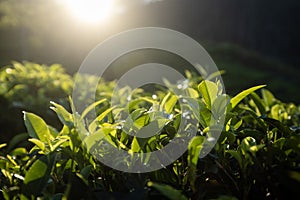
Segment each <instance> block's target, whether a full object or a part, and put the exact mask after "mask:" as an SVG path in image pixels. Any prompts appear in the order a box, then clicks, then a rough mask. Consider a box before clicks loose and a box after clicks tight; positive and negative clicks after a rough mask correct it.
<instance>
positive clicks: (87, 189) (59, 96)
mask: <svg viewBox="0 0 300 200" xmlns="http://www.w3.org/2000/svg"><path fill="white" fill-rule="evenodd" d="M76 77H77V81H78V82H79V83H80V84H79V85H80V87H82V90H80V91H82V92H81V93H80V95H79V96H78V99H76V100H75V99H72V98H68V96H71V92H72V89H73V88H72V87H73V84H74V77H71V76H70V75H67V74H65V73H64V71H63V68H61V67H60V66H59V65H52V66H50V67H47V66H41V65H38V64H34V63H28V62H27V63H24V64H21V63H13V66H11V67H6V68H4V69H2V71H1V72H0V82H1V88H0V95H1V123H2V124H1V127H3V129H1V134H2V135H1V137H3V136H4V135H6V137H3V141H5V143H3V144H0V168H1V172H0V188H1V191H2V196H3V198H4V199H36V198H38V197H42V198H43V199H150V198H159V199H285V198H287V197H290V196H295V195H297V194H298V193H299V192H298V191H297V190H298V189H299V186H300V172H299V170H300V145H299V144H300V107H299V106H296V105H294V104H292V103H288V104H287V103H282V102H281V101H279V100H277V99H276V98H275V97H274V96H273V94H272V93H271V92H270V91H268V90H267V89H265V88H264V87H265V86H256V87H252V88H250V89H247V90H245V91H242V92H241V93H239V94H237V95H235V96H234V97H229V96H228V95H226V94H224V91H223V88H222V87H221V86H220V82H218V81H217V79H216V78H215V77H212V78H211V79H210V80H203V79H202V78H201V77H198V76H195V75H193V74H191V73H189V72H187V73H186V77H187V80H188V82H187V83H185V84H186V85H185V87H178V86H179V85H172V84H169V85H168V89H164V88H161V87H159V86H157V88H156V90H155V93H150V92H147V91H146V90H143V89H142V88H141V89H137V90H132V89H131V88H129V87H125V88H121V89H120V90H118V91H117V96H118V97H120V98H119V99H118V103H116V104H115V105H112V103H111V97H112V95H113V90H114V87H115V85H116V84H115V82H104V81H102V82H101V84H100V86H99V87H98V88H97V92H96V99H97V101H96V102H94V101H93V100H92V99H89V98H88V97H90V93H92V92H93V91H89V90H87V88H89V87H88V86H89V85H90V84H92V83H95V81H97V79H96V77H93V76H89V75H86V76H82V75H76ZM178 84H182V83H178ZM178 90H180V92H181V93H184V94H185V96H184V99H183V100H184V101H183V100H182V99H181V97H179V96H178V95H176V93H177V92H178ZM176 91H177V92H176ZM129 94H131V96H130V97H131V98H128V95H129ZM75 101H76V103H75ZM50 102H51V103H50ZM181 102H185V104H181ZM78 106H79V107H85V108H86V109H85V110H80V111H79V110H77V108H78ZM184 109H187V110H188V111H191V112H184ZM22 111H24V112H23V113H22ZM93 112H95V113H96V115H95V116H94V115H92V113H93ZM124 115H129V116H130V120H129V121H126V120H123V119H124ZM18 116H22V117H23V119H24V121H23V120H22V119H20V118H18ZM195 121H196V122H197V123H193V122H195ZM152 122H157V124H156V125H157V126H158V128H159V130H160V132H159V134H157V135H154V136H149V137H144V138H141V137H138V136H136V135H129V134H127V133H128V132H130V133H131V132H134V133H139V134H141V135H142V134H143V133H146V129H145V127H147V125H149V124H151V123H152ZM183 122H187V123H185V126H184V127H182V126H181V124H182V123H183ZM222 122H224V123H222ZM223 124H224V126H223ZM24 125H25V127H26V131H25V129H24ZM5 127H6V128H5ZM23 130H24V131H25V132H26V133H22V131H23ZM218 131H220V137H217V135H216V133H217V132H218ZM189 132H191V133H192V132H195V133H196V135H195V136H193V137H191V140H190V141H189V142H188V144H187V150H186V151H185V153H184V154H183V155H182V156H180V157H179V158H177V159H176V160H175V161H174V162H172V163H171V164H170V165H167V166H162V169H159V170H155V171H152V172H147V173H125V172H122V171H119V170H115V169H113V168H111V167H108V166H106V165H104V164H103V163H102V162H100V160H101V158H103V157H106V158H109V159H110V160H111V162H112V163H114V166H115V167H118V166H119V165H120V166H122V167H123V168H125V169H127V170H128V171H130V169H132V167H133V166H134V165H135V164H136V163H138V162H142V163H146V166H147V163H148V161H149V160H151V156H152V155H150V156H143V155H148V154H147V153H149V152H154V151H160V150H162V149H164V147H165V146H166V145H168V144H171V143H173V142H174V141H179V140H181V139H182V140H184V139H186V138H187V137H189V135H188V133H189ZM182 133H184V134H182ZM214 139H217V140H215V141H214ZM1 141H2V138H1ZM1 143H2V142H1ZM210 145H213V146H211V148H213V149H212V150H211V151H209V152H206V151H208V150H210V148H209V147H210ZM108 146H110V147H113V149H118V150H124V151H126V152H129V153H128V154H127V155H126V156H124V157H123V159H122V160H120V157H118V156H117V155H116V154H113V153H114V152H113V151H111V149H110V148H107V147H108ZM135 153H140V154H141V155H142V156H140V157H139V159H138V160H136V159H134V156H133V155H135ZM207 153H208V154H207ZM202 155H203V156H202ZM204 155H205V156H204ZM199 157H201V158H199ZM125 171H126V170H125Z"/></svg>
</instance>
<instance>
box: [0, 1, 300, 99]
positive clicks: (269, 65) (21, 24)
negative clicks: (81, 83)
mask: <svg viewBox="0 0 300 200" xmlns="http://www.w3.org/2000/svg"><path fill="white" fill-rule="evenodd" d="M120 2H121V3H122V4H123V5H125V6H126V10H125V11H124V12H123V13H122V14H118V15H115V16H113V19H111V21H110V22H108V23H106V24H100V25H88V24H84V23H82V22H78V21H76V20H74V18H73V17H72V16H71V15H68V14H67V13H66V10H65V8H63V7H61V5H59V4H57V3H55V1H51V0H49V1H39V0H24V1H17V0H10V1H4V0H1V1H0V6H1V7H0V19H1V20H0V55H1V57H0V64H1V66H5V65H7V64H10V62H11V61H12V60H16V61H22V60H29V61H34V62H38V63H45V64H52V63H61V64H62V65H63V66H64V67H65V68H66V69H67V71H68V72H69V73H74V72H76V71H77V69H78V68H79V66H80V64H81V62H82V61H83V59H84V58H85V56H86V55H87V54H88V52H89V51H90V50H92V48H94V47H95V46H96V45H97V44H98V43H100V42H101V41H103V40H104V39H106V38H107V37H109V36H111V35H113V34H116V33H119V32H120V31H124V30H128V29H131V28H136V27H145V26H159V27H165V28H170V29H174V30H177V31H180V32H182V33H184V34H187V35H189V36H191V37H192V38H194V39H196V40H198V41H199V42H200V44H202V45H203V46H204V47H205V48H206V50H207V51H208V52H209V53H210V55H211V57H212V58H213V59H214V60H215V62H216V64H217V65H218V67H219V69H224V70H226V74H225V75H224V77H223V78H224V81H225V86H226V87H227V90H228V92H229V94H231V95H233V94H235V93H236V92H238V91H240V90H241V89H246V87H250V86H253V85H257V84H267V85H268V89H271V90H272V91H273V92H274V93H275V94H276V96H278V97H279V98H280V99H282V100H284V101H288V102H290V101H293V102H298V103H299V102H300V95H299V94H298V85H299V83H300V80H299V72H300V70H299V64H300V63H299V50H298V47H299V35H300V32H299V28H298V27H299V22H300V21H299V19H300V17H299V10H300V2H299V1H298V0H285V1H279V0H272V1H271V0H263V1H262V0H247V1H240V0H165V1H155V2H152V3H147V4H146V3H142V0H123V1H120ZM151 56H153V55H149V56H148V57H151ZM130 59H131V61H128V62H125V63H127V65H128V66H132V65H133V63H135V64H136V62H133V61H132V60H136V59H137V58H135V57H133V58H130ZM144 59H145V60H147V59H148V60H151V58H147V56H145V57H144ZM174 59H175V58H174ZM122 63H123V64H124V62H122ZM125 65H126V64H125ZM122 67H124V68H126V66H122Z"/></svg>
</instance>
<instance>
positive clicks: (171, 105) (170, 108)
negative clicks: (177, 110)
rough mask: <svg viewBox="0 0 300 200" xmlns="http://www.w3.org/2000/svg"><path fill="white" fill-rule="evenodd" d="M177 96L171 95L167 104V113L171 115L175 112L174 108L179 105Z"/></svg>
mask: <svg viewBox="0 0 300 200" xmlns="http://www.w3.org/2000/svg"><path fill="white" fill-rule="evenodd" d="M177 100H178V98H177V96H176V95H171V97H170V98H169V100H168V101H167V102H166V103H165V111H166V113H171V112H172V111H173V108H174V106H175V105H176V103H177Z"/></svg>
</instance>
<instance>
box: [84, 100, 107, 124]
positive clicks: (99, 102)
mask: <svg viewBox="0 0 300 200" xmlns="http://www.w3.org/2000/svg"><path fill="white" fill-rule="evenodd" d="M105 101H107V99H101V100H99V101H96V102H94V103H92V104H91V105H89V106H88V107H87V108H86V109H85V110H84V111H83V112H82V114H81V118H80V119H83V118H84V117H85V116H86V115H87V114H88V113H89V112H90V111H91V110H93V109H95V108H96V107H97V106H98V105H100V104H102V103H103V102H105Z"/></svg>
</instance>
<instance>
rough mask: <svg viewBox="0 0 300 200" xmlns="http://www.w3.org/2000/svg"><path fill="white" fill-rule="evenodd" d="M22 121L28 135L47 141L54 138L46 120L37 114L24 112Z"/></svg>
mask: <svg viewBox="0 0 300 200" xmlns="http://www.w3.org/2000/svg"><path fill="white" fill-rule="evenodd" d="M24 121H25V126H26V128H27V131H28V133H29V136H30V137H33V138H36V139H39V140H41V141H42V142H48V141H49V140H53V139H54V137H53V136H52V135H51V133H50V130H49V128H48V126H47V124H46V122H45V121H44V120H43V119H42V118H40V117H39V116H37V115H35V114H33V113H27V112H24Z"/></svg>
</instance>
